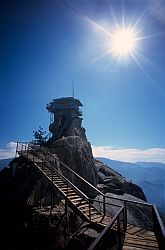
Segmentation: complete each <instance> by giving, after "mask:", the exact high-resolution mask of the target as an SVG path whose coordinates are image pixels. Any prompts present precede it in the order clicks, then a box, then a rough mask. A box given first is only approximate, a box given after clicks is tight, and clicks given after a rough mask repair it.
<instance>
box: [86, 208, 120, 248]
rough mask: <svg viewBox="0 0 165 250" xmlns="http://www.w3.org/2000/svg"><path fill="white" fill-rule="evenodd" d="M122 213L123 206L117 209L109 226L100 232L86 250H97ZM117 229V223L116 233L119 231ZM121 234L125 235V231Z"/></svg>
mask: <svg viewBox="0 0 165 250" xmlns="http://www.w3.org/2000/svg"><path fill="white" fill-rule="evenodd" d="M122 212H123V213H124V206H122V207H121V208H120V209H119V211H118V213H117V214H116V215H115V216H114V217H113V219H112V220H111V222H110V223H109V224H107V226H106V227H105V228H104V229H103V230H102V231H101V233H100V234H99V235H98V236H97V237H96V239H95V240H94V242H93V243H92V244H91V245H90V246H89V248H88V249H87V250H95V249H97V247H98V246H99V244H100V243H101V241H103V240H104V238H105V237H106V235H107V234H109V232H110V230H111V229H112V227H113V225H114V224H115V222H117V221H118V219H119V216H120V214H121V213H122ZM123 218H124V217H123ZM118 229H119V228H118V223H117V233H118V231H119V230H118ZM123 229H124V227H123ZM123 233H125V230H124V232H123ZM118 236H119V234H118ZM118 240H119V241H120V240H121V239H118ZM117 249H119V248H117Z"/></svg>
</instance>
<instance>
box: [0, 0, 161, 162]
mask: <svg viewBox="0 0 165 250" xmlns="http://www.w3.org/2000/svg"><path fill="white" fill-rule="evenodd" d="M2 7H3V15H4V16H3V22H2V24H3V36H2V38H3V39H2V40H3V47H2V60H1V84H0V86H1V91H0V93H1V95H0V102H1V103H0V107H1V130H0V158H5V157H6V156H11V154H14V146H15V142H17V141H29V140H31V139H32V137H33V136H32V134H33V131H34V130H37V129H38V127H39V125H41V126H42V127H44V129H45V130H47V131H48V126H49V114H48V113H47V111H46V105H47V103H49V102H50V101H51V100H52V99H54V98H59V97H65V96H71V95H72V81H73V82H74V89H75V97H76V98H78V99H80V100H81V102H82V103H83V105H84V107H83V108H82V111H83V118H84V121H83V126H84V127H85V128H86V133H87V137H88V140H89V142H90V143H91V144H92V145H93V152H94V155H95V156H108V157H109V158H112V159H119V160H122V159H123V160H126V161H130V160H132V161H138V159H139V158H140V157H141V159H144V160H146V161H149V160H151V161H159V162H165V154H164V153H165V140H164V138H165V132H164V128H165V109H164V107H165V85H164V82H165V75H164V66H165V50H164V39H165V33H164V30H165V18H164V11H165V1H162V0H158V1H154V0H149V1H126V0H125V1H124V0H121V1H120V0H116V1H104V0H103V1H95V0H87V1H74V0H70V1H67V0H64V1H53V0H52V1H49V3H48V2H47V1H46V0H45V1H37V0H34V1H33V2H31V1H30V2H28V1H19V0H17V1H16V0H15V1H7V2H6V3H5V1H4V3H3V4H2ZM121 27H124V28H125V30H127V31H128V32H125V31H124V32H123V33H124V34H125V33H129V35H130V32H129V31H130V30H132V29H133V30H134V34H135V36H133V37H132V36H130V38H129V39H130V45H131V46H132V47H131V49H130V48H127V49H126V48H124V47H123V44H120V39H119V41H118V40H115V42H116V41H117V46H116V45H115V46H114V47H113V48H112V44H113V45H114V43H113V41H112V40H111V38H112V37H113V36H114V35H115V36H116V37H117V38H118V37H119V38H120V37H123V33H116V30H120V28H121ZM127 35H128V34H127ZM134 40H136V44H134V46H133V43H132V41H134ZM124 44H126V43H124ZM124 46H125V45H124ZM116 48H117V49H118V48H120V53H119V52H118V53H116ZM114 50H115V54H114V53H112V51H113V52H114ZM121 52H122V53H123V52H124V56H123V55H122V53H121ZM125 52H129V53H127V55H126V53H125ZM116 55H117V56H116ZM98 154H100V155H98ZM136 159H137V160H136Z"/></svg>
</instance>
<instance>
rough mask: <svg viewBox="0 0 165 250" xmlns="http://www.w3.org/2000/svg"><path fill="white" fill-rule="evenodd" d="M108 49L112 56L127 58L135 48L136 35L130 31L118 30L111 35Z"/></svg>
mask: <svg viewBox="0 0 165 250" xmlns="http://www.w3.org/2000/svg"><path fill="white" fill-rule="evenodd" d="M110 47H111V48H110V50H111V51H112V53H113V54H114V56H118V57H122V56H128V55H129V54H131V53H133V51H134V50H135V48H136V33H135V32H134V31H133V30H132V29H126V28H121V29H118V30H117V31H115V32H114V33H113V35H112V38H111V43H110Z"/></svg>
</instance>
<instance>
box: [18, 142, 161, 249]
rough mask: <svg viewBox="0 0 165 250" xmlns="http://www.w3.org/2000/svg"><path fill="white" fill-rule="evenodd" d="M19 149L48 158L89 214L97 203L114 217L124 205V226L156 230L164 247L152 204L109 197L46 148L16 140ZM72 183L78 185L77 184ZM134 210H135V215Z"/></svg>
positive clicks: (158, 239)
mask: <svg viewBox="0 0 165 250" xmlns="http://www.w3.org/2000/svg"><path fill="white" fill-rule="evenodd" d="M17 152H24V153H25V152H26V154H27V156H28V154H29V153H32V155H33V161H34V159H35V157H36V158H38V157H39V158H40V159H42V160H43V161H45V162H46V163H47V164H48V165H49V167H50V168H51V167H52V166H53V169H52V170H56V171H57V172H58V174H60V175H61V177H62V178H63V179H65V180H66V181H68V182H69V184H70V185H71V186H72V187H74V189H76V190H77V191H78V192H79V193H80V194H81V195H83V197H85V199H86V200H87V201H88V202H89V214H90V213H91V205H92V206H95V207H96V208H97V209H98V211H100V212H101V213H102V214H103V215H104V216H105V215H107V216H111V217H114V216H116V214H118V212H119V211H118V207H124V212H123V213H124V222H125V223H124V227H125V228H126V225H127V223H130V224H134V225H136V226H140V227H141V228H145V229H146V230H151V231H153V232H154V233H155V236H156V238H157V241H158V244H159V247H160V249H164V247H165V228H164V225H163V223H162V220H161V218H160V216H159V213H158V211H157V208H156V207H155V206H154V205H153V204H149V203H146V202H138V201H132V200H129V199H123V198H118V197H114V196H106V195H105V194H103V193H102V192H101V191H99V190H98V189H97V188H95V187H94V186H93V185H92V184H90V183H89V182H88V181H86V180H85V179H84V178H83V177H81V176H80V175H78V174H77V173H76V172H74V171H73V170H72V169H71V168H69V167H68V166H67V165H65V164H64V163H63V162H61V161H60V160H59V159H58V158H57V156H55V155H52V154H51V153H50V152H49V150H48V149H46V148H44V147H40V146H37V145H31V144H29V143H17V148H16V153H17ZM73 183H76V184H75V185H74V184H73ZM84 186H85V187H87V188H86V189H85V190H84V189H83V187H84ZM86 190H87V192H86ZM89 194H91V195H90V196H91V197H90V198H89V197H88V195H89ZM96 196H97V197H96ZM94 197H96V199H95V200H94V199H93V198H94ZM109 200H110V201H109ZM131 213H133V216H132V214H131ZM135 215H136V216H137V217H139V218H140V224H139V221H138V220H135V219H134V217H135Z"/></svg>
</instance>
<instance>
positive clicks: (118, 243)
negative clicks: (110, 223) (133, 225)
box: [117, 217, 122, 250]
mask: <svg viewBox="0 0 165 250" xmlns="http://www.w3.org/2000/svg"><path fill="white" fill-rule="evenodd" d="M117 249H118V250H120V249H122V244H121V232H120V221H119V217H117Z"/></svg>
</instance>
